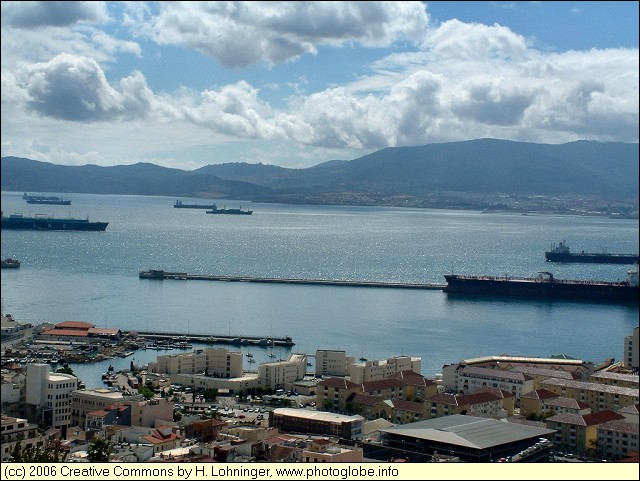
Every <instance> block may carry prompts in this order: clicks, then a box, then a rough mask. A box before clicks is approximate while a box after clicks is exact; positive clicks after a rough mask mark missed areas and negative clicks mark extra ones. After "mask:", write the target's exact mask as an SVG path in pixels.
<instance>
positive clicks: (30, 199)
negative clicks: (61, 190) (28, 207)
mask: <svg viewBox="0 0 640 481" xmlns="http://www.w3.org/2000/svg"><path fill="white" fill-rule="evenodd" d="M22 198H23V199H24V200H26V201H27V204H45V205H71V201H70V200H68V199H63V198H62V197H56V196H46V195H33V194H27V193H26V192H25V193H24V194H22Z"/></svg>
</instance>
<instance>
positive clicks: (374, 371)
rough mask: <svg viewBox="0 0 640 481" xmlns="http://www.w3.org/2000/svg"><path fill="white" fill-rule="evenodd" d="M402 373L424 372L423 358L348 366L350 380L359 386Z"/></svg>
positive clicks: (393, 358)
mask: <svg viewBox="0 0 640 481" xmlns="http://www.w3.org/2000/svg"><path fill="white" fill-rule="evenodd" d="M402 371H413V372H416V373H420V372H421V371H422V358H420V357H411V356H394V357H390V358H387V359H383V360H371V361H365V362H361V363H350V364H348V366H347V374H348V376H349V380H350V381H352V382H355V383H358V384H361V383H365V382H369V381H377V380H380V379H386V378H388V377H391V376H393V375H394V374H397V373H399V372H402Z"/></svg>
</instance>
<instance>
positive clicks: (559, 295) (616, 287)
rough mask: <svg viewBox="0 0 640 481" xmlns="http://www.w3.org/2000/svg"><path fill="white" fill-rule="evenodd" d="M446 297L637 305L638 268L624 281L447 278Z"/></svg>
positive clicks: (548, 275)
mask: <svg viewBox="0 0 640 481" xmlns="http://www.w3.org/2000/svg"><path fill="white" fill-rule="evenodd" d="M444 278H445V279H446V281H447V285H446V286H445V287H444V288H443V291H444V292H446V293H447V294H454V295H455V294H463V295H464V294H466V295H474V296H475V295H481V296H503V297H504V296H506V297H529V298H538V299H575V300H583V301H614V302H636V303H637V302H638V290H639V289H638V266H637V265H636V266H634V268H632V269H630V270H629V271H628V272H627V278H626V280H624V281H618V282H609V281H581V280H568V279H556V278H555V277H553V274H551V273H550V272H539V273H538V277H532V278H528V277H524V278H523V277H508V276H505V277H491V276H465V275H455V274H445V276H444Z"/></svg>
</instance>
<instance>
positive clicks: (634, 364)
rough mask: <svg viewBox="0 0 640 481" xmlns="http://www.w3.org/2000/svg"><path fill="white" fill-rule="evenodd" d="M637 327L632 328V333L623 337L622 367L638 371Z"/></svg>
mask: <svg viewBox="0 0 640 481" xmlns="http://www.w3.org/2000/svg"><path fill="white" fill-rule="evenodd" d="M638 344H640V342H639V341H638V327H634V328H633V334H632V335H631V336H626V337H625V338H624V360H623V362H624V367H626V368H628V369H631V370H633V372H636V373H637V372H638V367H639V364H638V347H639V346H638Z"/></svg>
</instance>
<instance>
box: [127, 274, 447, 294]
mask: <svg viewBox="0 0 640 481" xmlns="http://www.w3.org/2000/svg"><path fill="white" fill-rule="evenodd" d="M139 277H140V279H157V280H164V279H176V280H194V281H196V280H199V281H222V282H264V283H271V284H304V285H322V286H349V287H383V288H401V289H434V290H442V289H443V288H444V287H445V285H444V284H429V283H424V284H423V283H413V282H384V281H347V280H332V279H292V278H281V277H255V276H217V275H200V274H187V273H186V272H167V271H163V270H159V269H151V270H148V271H140V274H139Z"/></svg>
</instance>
